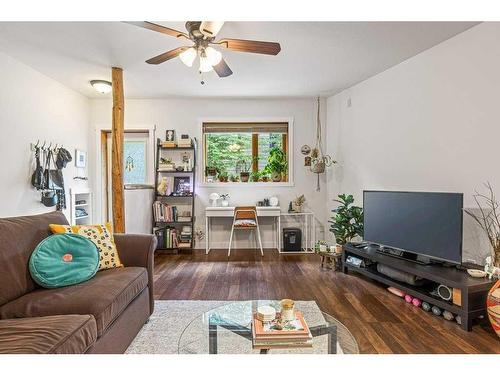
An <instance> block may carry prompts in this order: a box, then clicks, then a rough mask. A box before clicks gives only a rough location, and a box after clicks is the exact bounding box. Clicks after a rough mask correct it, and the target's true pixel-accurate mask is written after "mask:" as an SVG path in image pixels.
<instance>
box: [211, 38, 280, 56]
mask: <svg viewBox="0 0 500 375" xmlns="http://www.w3.org/2000/svg"><path fill="white" fill-rule="evenodd" d="M217 44H220V45H221V46H222V47H225V48H227V49H229V50H231V51H237V52H251V53H262V54H264V55H277V54H278V53H279V52H280V51H281V46H280V44H279V43H275V42H260V41H258V40H244V39H222V40H220V41H219V42H217Z"/></svg>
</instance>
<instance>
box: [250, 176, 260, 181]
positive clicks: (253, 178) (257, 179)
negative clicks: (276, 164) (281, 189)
mask: <svg viewBox="0 0 500 375" xmlns="http://www.w3.org/2000/svg"><path fill="white" fill-rule="evenodd" d="M251 180H252V182H259V178H258V177H252V179H251Z"/></svg>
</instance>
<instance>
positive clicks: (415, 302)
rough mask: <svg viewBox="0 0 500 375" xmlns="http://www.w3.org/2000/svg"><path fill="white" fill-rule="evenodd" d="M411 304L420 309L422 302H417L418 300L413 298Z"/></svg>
mask: <svg viewBox="0 0 500 375" xmlns="http://www.w3.org/2000/svg"><path fill="white" fill-rule="evenodd" d="M411 303H413V306H417V307H420V305H421V304H422V301H421V300H419V299H418V298H413V300H412V301H411Z"/></svg>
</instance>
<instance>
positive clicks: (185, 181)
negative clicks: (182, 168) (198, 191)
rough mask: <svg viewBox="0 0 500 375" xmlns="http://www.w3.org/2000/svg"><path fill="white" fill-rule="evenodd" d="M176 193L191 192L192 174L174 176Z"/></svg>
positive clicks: (185, 193)
mask: <svg viewBox="0 0 500 375" xmlns="http://www.w3.org/2000/svg"><path fill="white" fill-rule="evenodd" d="M174 193H175V194H179V195H188V194H191V177H190V176H182V177H181V176H177V177H174Z"/></svg>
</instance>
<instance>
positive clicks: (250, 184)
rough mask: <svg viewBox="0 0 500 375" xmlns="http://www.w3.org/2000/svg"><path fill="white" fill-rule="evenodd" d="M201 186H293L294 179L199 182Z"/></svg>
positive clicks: (218, 187)
mask: <svg viewBox="0 0 500 375" xmlns="http://www.w3.org/2000/svg"><path fill="white" fill-rule="evenodd" d="M197 185H198V186H199V187H201V188H217V189H220V188H223V187H228V188H229V187H230V188H235V187H241V188H255V187H293V186H295V184H294V183H293V181H288V182H201V183H199V184H197Z"/></svg>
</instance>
